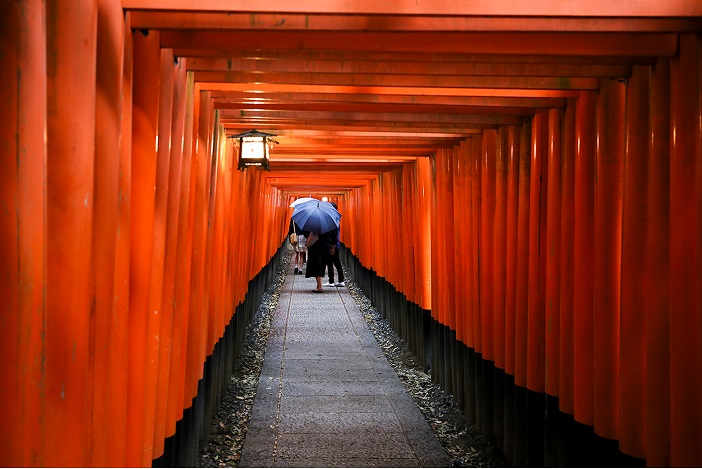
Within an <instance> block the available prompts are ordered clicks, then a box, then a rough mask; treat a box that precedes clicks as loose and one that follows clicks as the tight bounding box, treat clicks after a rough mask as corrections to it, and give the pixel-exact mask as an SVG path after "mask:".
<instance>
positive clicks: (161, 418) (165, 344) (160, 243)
mask: <svg viewBox="0 0 702 469" xmlns="http://www.w3.org/2000/svg"><path fill="white" fill-rule="evenodd" d="M160 54H161V56H160V75H159V76H160V80H159V86H160V89H159V107H158V149H157V160H156V194H155V200H154V225H153V226H154V228H153V248H152V263H151V286H150V287H149V325H148V331H149V332H148V336H149V337H158V340H153V341H151V342H150V344H149V345H150V351H149V355H148V356H149V359H150V360H149V363H148V364H147V371H146V373H147V377H148V378H147V382H149V384H148V389H149V390H150V391H151V392H150V394H149V395H148V398H149V399H150V401H151V402H147V409H150V410H149V414H148V415H147V416H146V422H147V423H146V433H147V435H146V440H145V441H144V445H145V446H147V447H149V446H152V447H153V454H152V456H151V458H152V459H156V458H158V457H160V456H161V455H162V454H163V439H164V432H165V428H164V427H165V424H166V420H165V414H166V399H165V396H164V394H165V391H166V388H165V385H166V383H167V382H168V372H169V371H170V367H169V364H168V360H169V355H170V346H171V344H170V330H169V328H168V326H167V325H166V326H164V323H165V324H168V323H170V321H171V315H170V313H169V314H168V316H166V314H165V311H164V308H163V289H164V284H163V277H164V275H165V272H164V262H165V255H166V241H167V239H166V226H167V224H168V222H169V220H168V199H169V181H170V172H171V170H172V167H171V124H172V121H173V75H174V72H175V70H174V67H173V50H171V49H162V50H161V51H160ZM178 175H179V174H178ZM162 360H163V362H162ZM149 434H152V435H153V436H152V437H151V438H149Z"/></svg>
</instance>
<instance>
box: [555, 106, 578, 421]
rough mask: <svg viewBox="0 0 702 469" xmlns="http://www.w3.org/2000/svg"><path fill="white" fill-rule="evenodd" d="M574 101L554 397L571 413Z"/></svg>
mask: <svg viewBox="0 0 702 469" xmlns="http://www.w3.org/2000/svg"><path fill="white" fill-rule="evenodd" d="M575 152H576V146H575V100H572V99H571V100H568V104H567V106H566V109H565V117H564V127H563V153H562V155H561V168H562V169H561V214H560V223H561V227H560V230H561V254H560V260H561V264H560V273H561V284H560V293H559V300H560V305H559V309H560V337H559V355H560V356H559V360H558V365H559V373H558V378H559V379H558V397H559V401H558V403H559V406H560V409H561V411H563V412H564V413H566V414H568V415H573V412H574V409H573V350H574V344H573V333H574V330H573V319H574V318H573V309H574V306H575V305H574V302H573V287H574V285H573V278H574V272H573V255H574V247H573V239H574V235H575V216H574V210H575Z"/></svg>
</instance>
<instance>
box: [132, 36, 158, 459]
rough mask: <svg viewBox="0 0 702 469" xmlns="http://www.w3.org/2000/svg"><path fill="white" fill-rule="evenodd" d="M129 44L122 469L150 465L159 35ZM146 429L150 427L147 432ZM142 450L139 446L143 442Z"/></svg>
mask: <svg viewBox="0 0 702 469" xmlns="http://www.w3.org/2000/svg"><path fill="white" fill-rule="evenodd" d="M132 39H133V41H134V43H133V44H134V62H133V63H134V70H133V73H134V89H133V111H132V112H133V118H132V124H133V125H132V192H131V233H130V234H131V244H130V256H129V257H130V285H129V300H130V301H129V376H128V379H129V388H128V401H127V419H128V420H127V421H128V428H127V458H126V463H127V465H128V466H146V465H150V464H151V460H152V457H151V456H152V445H151V442H152V441H153V435H152V434H151V433H150V432H149V433H147V431H149V430H151V429H153V427H152V426H151V425H148V424H147V422H148V421H149V420H150V422H151V423H152V424H153V413H152V410H153V407H149V404H150V403H153V399H151V398H150V396H151V395H152V393H153V392H155V389H153V388H152V387H151V386H153V385H154V383H153V382H152V377H151V376H147V370H151V369H152V368H151V366H150V365H151V364H152V362H153V360H155V359H156V356H154V355H153V347H152V346H151V344H152V342H153V341H154V340H157V338H154V337H153V336H151V337H150V336H149V335H148V334H149V317H150V316H151V315H152V314H153V312H151V311H149V309H150V303H149V297H150V286H151V271H152V255H153V244H152V239H153V227H154V200H155V199H154V197H155V186H156V144H157V143H156V139H157V135H158V99H159V81H158V77H159V57H160V52H159V34H158V32H155V31H150V32H148V34H147V35H145V33H142V32H141V31H136V32H134V33H133V34H132ZM147 427H150V429H149V430H147ZM147 441H148V444H146V445H145V442H147Z"/></svg>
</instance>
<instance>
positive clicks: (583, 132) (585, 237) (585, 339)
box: [573, 92, 596, 425]
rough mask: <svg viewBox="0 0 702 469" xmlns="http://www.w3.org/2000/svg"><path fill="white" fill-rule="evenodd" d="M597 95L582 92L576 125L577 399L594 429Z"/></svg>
mask: <svg viewBox="0 0 702 469" xmlns="http://www.w3.org/2000/svg"><path fill="white" fill-rule="evenodd" d="M595 105H596V95H595V94H594V93H590V92H582V93H581V94H580V97H579V98H578V100H577V102H576V109H575V112H576V117H575V118H576V121H575V142H576V143H575V147H576V153H575V235H574V239H573V250H574V253H573V255H574V258H573V298H574V308H573V325H574V334H573V336H574V337H573V344H574V352H573V356H574V358H573V367H574V370H573V371H574V382H573V399H574V404H575V406H574V409H575V419H576V420H577V421H578V422H580V423H583V424H585V425H593V423H594V417H593V412H594V409H593V403H594V387H593V380H594V368H593V367H594V361H593V356H594V350H593V347H594V333H595V332H594V329H593V327H594V321H593V312H592V311H593V298H594V278H593V256H594V230H595V204H594V200H595V191H594V181H595V138H594V135H595V122H596V119H595V116H596V113H595Z"/></svg>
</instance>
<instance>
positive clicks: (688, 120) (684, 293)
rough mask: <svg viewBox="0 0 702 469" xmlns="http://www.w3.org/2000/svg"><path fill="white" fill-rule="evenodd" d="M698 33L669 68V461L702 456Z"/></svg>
mask: <svg viewBox="0 0 702 469" xmlns="http://www.w3.org/2000/svg"><path fill="white" fill-rule="evenodd" d="M701 48H702V46H701V45H700V36H699V35H684V36H682V37H681V38H680V54H679V57H678V58H676V59H675V60H674V61H673V64H672V69H671V116H670V119H671V122H670V124H671V126H670V128H671V132H672V140H671V149H670V337H671V342H670V346H671V348H670V372H671V382H670V402H671V408H670V441H671V453H670V464H671V465H673V466H694V465H697V464H699V463H700V461H702V399H701V398H700V396H702V353H700V350H702V304H701V303H702V298H701V297H700V292H702V280H701V279H702V245H701V242H702V241H701V240H702V213H701V212H702V135H701V133H702V129H700V119H701V116H702V103H700V99H701V95H702V90H701V89H700V75H701V74H702V72H701V71H700V66H701V63H702V59H700V53H701V52H700V50H701Z"/></svg>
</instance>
